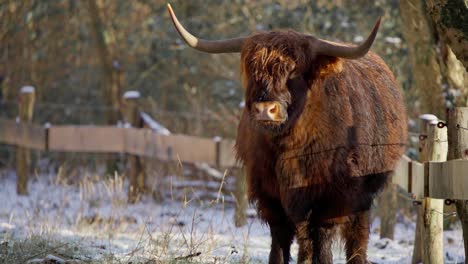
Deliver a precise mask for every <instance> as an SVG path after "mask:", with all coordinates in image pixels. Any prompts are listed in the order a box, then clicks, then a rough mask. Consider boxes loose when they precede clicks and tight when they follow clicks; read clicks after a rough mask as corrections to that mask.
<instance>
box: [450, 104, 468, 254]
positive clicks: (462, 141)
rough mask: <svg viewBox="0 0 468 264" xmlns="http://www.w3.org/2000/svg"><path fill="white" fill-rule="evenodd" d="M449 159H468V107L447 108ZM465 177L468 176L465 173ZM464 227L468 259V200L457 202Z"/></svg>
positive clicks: (458, 212) (458, 213) (459, 216)
mask: <svg viewBox="0 0 468 264" xmlns="http://www.w3.org/2000/svg"><path fill="white" fill-rule="evenodd" d="M447 128H448V158H447V159H448V160H452V159H464V160H467V159H468V107H457V108H454V109H449V110H447ZM465 177H468V176H467V175H466V173H465ZM455 206H456V208H457V215H458V218H459V219H460V222H461V224H462V229H463V241H464V245H465V261H468V201H467V200H457V201H456V202H455Z"/></svg>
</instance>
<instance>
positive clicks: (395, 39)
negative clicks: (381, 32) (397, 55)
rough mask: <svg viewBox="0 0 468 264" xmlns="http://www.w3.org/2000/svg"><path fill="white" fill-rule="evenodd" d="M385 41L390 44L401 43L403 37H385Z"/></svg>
mask: <svg viewBox="0 0 468 264" xmlns="http://www.w3.org/2000/svg"><path fill="white" fill-rule="evenodd" d="M385 41H387V42H388V43H390V44H394V45H399V44H400V43H401V38H399V37H385Z"/></svg>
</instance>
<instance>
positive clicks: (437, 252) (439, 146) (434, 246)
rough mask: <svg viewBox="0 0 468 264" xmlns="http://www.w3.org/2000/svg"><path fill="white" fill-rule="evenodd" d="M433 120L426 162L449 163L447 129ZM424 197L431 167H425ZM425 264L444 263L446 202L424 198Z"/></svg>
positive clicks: (426, 194)
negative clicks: (444, 215) (444, 214)
mask: <svg viewBox="0 0 468 264" xmlns="http://www.w3.org/2000/svg"><path fill="white" fill-rule="evenodd" d="M438 123H439V121H438V120H432V121H431V122H430V123H429V126H428V127H427V138H426V149H425V154H426V159H427V160H426V161H436V162H443V161H447V151H448V142H447V128H446V127H439V126H438ZM424 178H425V179H424V194H425V195H424V196H425V197H429V167H428V166H424ZM422 207H423V210H424V218H423V226H422V230H423V235H422V238H423V263H444V246H443V245H444V237H443V226H444V217H443V213H444V200H443V199H433V198H424V200H423V203H422Z"/></svg>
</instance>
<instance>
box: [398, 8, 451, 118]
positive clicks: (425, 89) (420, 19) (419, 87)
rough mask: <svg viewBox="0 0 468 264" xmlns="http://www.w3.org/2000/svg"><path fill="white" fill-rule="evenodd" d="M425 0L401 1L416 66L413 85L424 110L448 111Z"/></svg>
mask: <svg viewBox="0 0 468 264" xmlns="http://www.w3.org/2000/svg"><path fill="white" fill-rule="evenodd" d="M425 10H426V9H425V3H424V1H423V0H407V1H400V11H401V19H402V22H403V26H402V28H403V36H404V37H405V39H406V42H407V43H408V49H409V58H410V62H411V65H412V70H413V77H414V82H413V89H414V90H415V91H416V92H417V94H418V96H419V98H420V99H421V100H420V103H421V112H423V113H432V114H435V115H436V116H443V114H444V100H443V97H442V85H441V84H442V75H441V72H440V66H439V62H438V59H437V54H436V49H435V45H436V39H435V38H434V34H433V32H432V27H431V26H430V23H429V22H428V19H427V17H426V11H425Z"/></svg>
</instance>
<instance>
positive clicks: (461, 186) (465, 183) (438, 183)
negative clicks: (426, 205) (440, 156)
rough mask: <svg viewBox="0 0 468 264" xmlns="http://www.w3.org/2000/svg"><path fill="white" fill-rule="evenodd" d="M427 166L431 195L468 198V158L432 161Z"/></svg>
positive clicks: (457, 198)
mask: <svg viewBox="0 0 468 264" xmlns="http://www.w3.org/2000/svg"><path fill="white" fill-rule="evenodd" d="M427 166H428V167H429V183H430V185H429V196H430V197H432V198H438V199H455V200H468V191H467V190H468V160H451V161H447V162H430V163H428V164H427Z"/></svg>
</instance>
